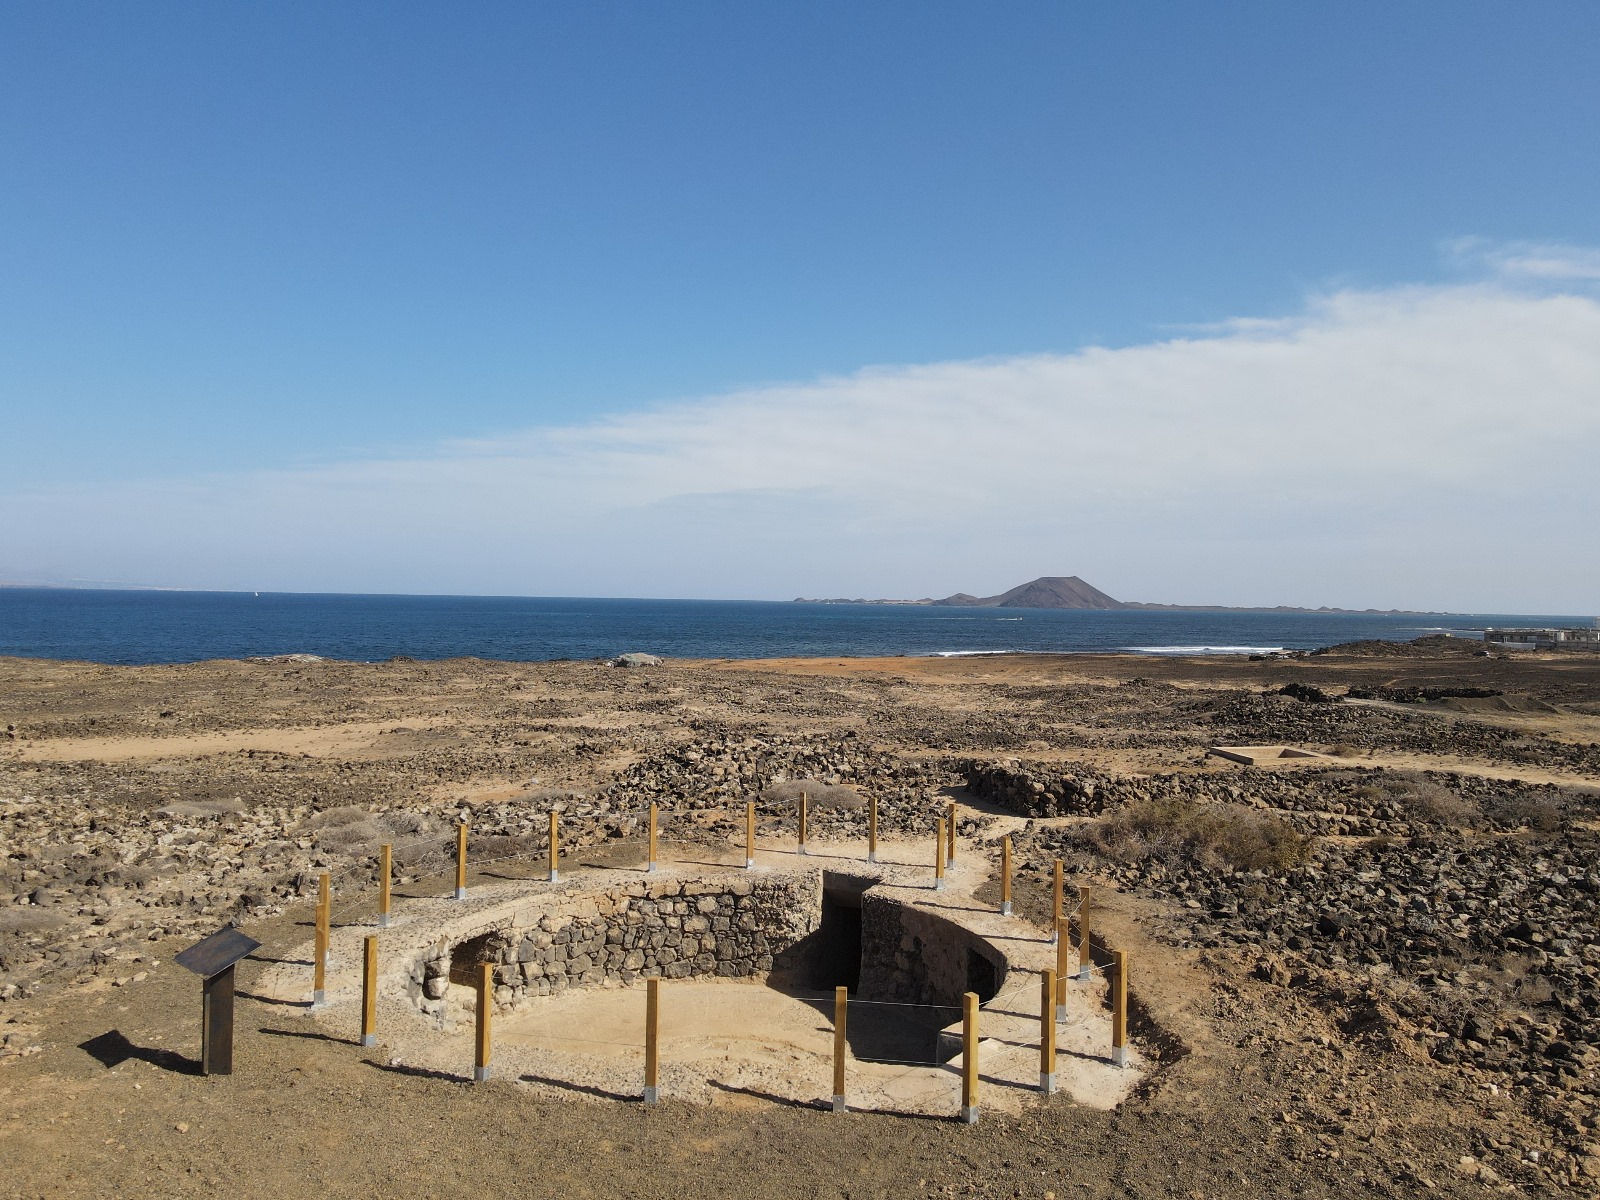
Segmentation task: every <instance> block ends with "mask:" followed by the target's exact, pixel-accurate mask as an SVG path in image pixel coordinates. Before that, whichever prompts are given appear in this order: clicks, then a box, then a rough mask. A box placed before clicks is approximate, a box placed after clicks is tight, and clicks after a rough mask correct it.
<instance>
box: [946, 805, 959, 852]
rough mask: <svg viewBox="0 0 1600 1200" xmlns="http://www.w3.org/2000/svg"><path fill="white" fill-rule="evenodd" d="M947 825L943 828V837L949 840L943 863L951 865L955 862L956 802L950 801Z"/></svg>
mask: <svg viewBox="0 0 1600 1200" xmlns="http://www.w3.org/2000/svg"><path fill="white" fill-rule="evenodd" d="M946 820H947V821H948V824H947V825H946V826H945V836H946V838H948V839H949V842H948V849H947V850H946V851H945V856H944V859H945V862H947V863H953V862H955V860H956V802H955V801H954V800H952V801H950V812H949V814H948V815H947V817H946Z"/></svg>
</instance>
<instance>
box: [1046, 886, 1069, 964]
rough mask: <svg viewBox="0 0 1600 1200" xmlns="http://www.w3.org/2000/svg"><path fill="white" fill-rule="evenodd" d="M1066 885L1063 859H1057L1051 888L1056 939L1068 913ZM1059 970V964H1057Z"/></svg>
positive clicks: (1052, 923)
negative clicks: (1063, 883) (1062, 868)
mask: <svg viewBox="0 0 1600 1200" xmlns="http://www.w3.org/2000/svg"><path fill="white" fill-rule="evenodd" d="M1064 891H1065V889H1064V887H1063V885H1062V880H1061V860H1060V859H1059V858H1058V859H1056V869H1055V879H1054V881H1053V883H1052V890H1051V901H1050V902H1051V908H1050V940H1051V941H1052V942H1054V941H1056V940H1057V939H1059V938H1060V937H1061V922H1062V921H1064V920H1066V917H1067V914H1066V913H1065V912H1064V911H1062V910H1063V909H1064V908H1065V907H1066V904H1065V895H1064ZM1057 969H1058V970H1059V969H1060V968H1059V964H1058V966H1057Z"/></svg>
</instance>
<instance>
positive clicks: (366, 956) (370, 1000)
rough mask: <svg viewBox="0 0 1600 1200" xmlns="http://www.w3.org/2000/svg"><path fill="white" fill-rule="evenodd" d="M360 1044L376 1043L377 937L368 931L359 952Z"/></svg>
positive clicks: (373, 1044) (374, 1044) (369, 1044)
mask: <svg viewBox="0 0 1600 1200" xmlns="http://www.w3.org/2000/svg"><path fill="white" fill-rule="evenodd" d="M361 1044H362V1045H363V1046H376V1045H377V1044H378V939H377V938H375V937H373V936H372V935H371V934H370V933H369V934H368V935H367V936H366V938H365V940H364V941H363V942H362V954H361Z"/></svg>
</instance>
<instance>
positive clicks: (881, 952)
mask: <svg viewBox="0 0 1600 1200" xmlns="http://www.w3.org/2000/svg"><path fill="white" fill-rule="evenodd" d="M861 900H862V902H861V987H860V995H861V997H862V998H863V999H866V1000H895V1001H900V1002H903V1003H908V1004H941V1005H951V1006H959V1005H960V1004H961V995H962V993H963V992H966V991H968V990H969V987H970V986H971V983H970V956H971V955H976V956H978V957H979V958H982V959H984V960H985V961H986V962H987V963H988V965H989V968H990V969H991V970H992V972H993V981H994V990H993V991H991V992H989V994H988V995H985V996H984V997H983V998H984V999H985V1000H987V999H989V996H992V995H993V994H994V992H995V991H998V990H999V988H1000V987H1001V986H1002V985H1003V984H1004V982H1005V976H1006V971H1007V970H1008V969H1009V964H1008V963H1007V961H1006V957H1005V955H1004V954H1003V953H1002V952H1001V951H1000V950H999V949H998V948H996V947H995V946H994V945H993V944H992V943H990V942H988V941H985V940H984V939H983V938H981V937H979V936H978V935H977V934H975V933H972V932H970V931H969V930H966V929H963V928H962V927H961V926H960V925H957V924H956V923H955V922H954V921H948V920H946V919H945V918H944V917H941V916H938V915H936V914H934V913H931V912H927V911H925V910H923V909H918V908H912V907H910V906H908V905H905V904H901V903H900V902H899V901H897V900H893V899H891V898H889V897H887V896H881V895H878V894H876V893H874V892H872V891H868V892H867V893H865V895H863V896H862V898H861Z"/></svg>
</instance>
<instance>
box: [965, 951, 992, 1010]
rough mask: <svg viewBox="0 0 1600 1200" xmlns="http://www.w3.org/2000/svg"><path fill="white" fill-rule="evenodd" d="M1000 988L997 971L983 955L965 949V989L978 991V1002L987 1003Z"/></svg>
mask: <svg viewBox="0 0 1600 1200" xmlns="http://www.w3.org/2000/svg"><path fill="white" fill-rule="evenodd" d="M999 990H1000V977H999V972H998V971H997V970H996V969H995V965H994V963H993V962H991V961H990V960H989V958H988V957H987V956H985V955H982V954H979V953H978V952H977V951H976V950H973V949H971V948H970V947H969V948H968V950H967V991H969V992H977V993H978V1003H979V1004H987V1003H989V1001H991V1000H993V999H994V994H995V993H996V992H998V991H999Z"/></svg>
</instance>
